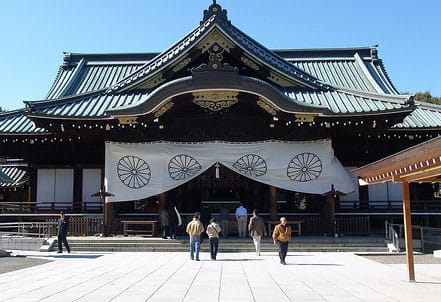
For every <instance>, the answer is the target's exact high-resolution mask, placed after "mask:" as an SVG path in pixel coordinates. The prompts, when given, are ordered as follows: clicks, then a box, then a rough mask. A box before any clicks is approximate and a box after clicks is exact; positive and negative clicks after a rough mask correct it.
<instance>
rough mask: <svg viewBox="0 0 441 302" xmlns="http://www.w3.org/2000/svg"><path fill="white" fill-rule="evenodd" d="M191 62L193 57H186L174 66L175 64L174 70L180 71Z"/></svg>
mask: <svg viewBox="0 0 441 302" xmlns="http://www.w3.org/2000/svg"><path fill="white" fill-rule="evenodd" d="M190 62H191V58H185V59H183V60H181V61H179V62H177V63H176V64H175V65H174V66H173V71H174V72H178V71H181V70H182V69H184V68H185V67H186V66H187V65H188V64H190Z"/></svg>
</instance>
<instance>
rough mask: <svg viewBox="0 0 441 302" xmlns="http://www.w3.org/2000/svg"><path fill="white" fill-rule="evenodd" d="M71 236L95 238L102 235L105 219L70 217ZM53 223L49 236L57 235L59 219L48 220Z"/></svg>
mask: <svg viewBox="0 0 441 302" xmlns="http://www.w3.org/2000/svg"><path fill="white" fill-rule="evenodd" d="M68 219H69V234H68V235H69V236H93V235H96V234H101V233H102V228H103V219H102V218H96V217H69V218H68ZM46 221H47V222H49V223H51V224H50V227H49V235H50V236H55V235H57V221H58V219H56V218H53V219H47V220H46Z"/></svg>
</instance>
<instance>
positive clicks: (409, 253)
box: [403, 182, 415, 282]
mask: <svg viewBox="0 0 441 302" xmlns="http://www.w3.org/2000/svg"><path fill="white" fill-rule="evenodd" d="M403 215H404V235H405V242H406V260H407V271H408V273H409V282H415V265H414V261H413V240H412V219H411V213H410V190H409V183H408V182H403Z"/></svg>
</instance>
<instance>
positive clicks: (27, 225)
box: [0, 222, 56, 238]
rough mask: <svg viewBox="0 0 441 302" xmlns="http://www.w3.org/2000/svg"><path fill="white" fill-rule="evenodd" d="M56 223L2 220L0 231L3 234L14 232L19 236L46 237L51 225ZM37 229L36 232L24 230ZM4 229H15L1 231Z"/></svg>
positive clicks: (48, 234)
mask: <svg viewBox="0 0 441 302" xmlns="http://www.w3.org/2000/svg"><path fill="white" fill-rule="evenodd" d="M53 225H56V223H55V222H3V223H0V233H1V234H2V235H3V236H4V235H7V234H14V235H20V236H32V235H36V236H38V237H39V238H45V237H46V238H47V237H49V236H50V235H51V234H50V228H51V226H53ZM34 228H36V229H37V232H30V231H26V230H27V229H34ZM6 229H13V230H16V231H9V230H8V231H2V230H6Z"/></svg>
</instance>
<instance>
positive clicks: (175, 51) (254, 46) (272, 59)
mask: <svg viewBox="0 0 441 302" xmlns="http://www.w3.org/2000/svg"><path fill="white" fill-rule="evenodd" d="M215 27H216V28H218V29H219V30H220V31H221V32H223V33H224V34H225V35H227V36H228V38H229V39H230V40H232V41H235V42H236V43H237V44H238V45H239V46H240V47H242V49H243V50H244V51H246V52H248V53H249V54H250V55H251V56H254V57H255V58H257V59H258V60H260V61H261V62H262V63H263V64H266V65H268V66H271V67H273V68H275V69H276V70H279V71H280V72H281V73H282V74H284V75H286V76H288V77H290V78H292V79H293V80H295V81H297V82H299V83H301V84H302V85H304V86H305V87H311V88H322V89H326V88H327V87H328V85H326V84H324V83H322V82H321V81H320V80H318V79H316V78H314V77H313V76H312V75H310V74H307V73H305V72H304V71H302V70H300V69H298V68H297V67H295V66H293V65H292V64H289V63H288V62H287V61H285V60H284V59H283V58H282V57H280V56H279V55H277V54H276V53H274V52H272V51H270V50H269V49H267V48H265V47H264V46H262V45H261V44H259V43H258V42H256V41H255V40H254V39H252V38H251V37H249V36H248V35H246V34H245V33H243V32H242V31H240V30H239V29H238V28H236V27H234V26H233V25H231V23H230V22H228V21H227V20H226V19H225V18H224V16H222V15H216V14H214V15H212V16H211V17H209V18H206V20H205V21H204V22H203V23H202V24H201V25H200V26H199V27H197V28H196V29H195V30H193V31H192V32H191V33H190V34H188V35H187V36H186V37H184V38H183V39H182V40H180V41H179V42H177V43H175V44H174V45H173V46H171V47H170V48H169V49H167V50H166V51H164V52H162V53H161V54H159V55H158V56H157V57H156V58H154V59H152V60H151V62H148V63H147V64H146V65H145V66H144V67H142V68H140V69H139V70H138V71H136V72H135V73H134V74H132V75H130V76H128V77H127V78H125V79H123V80H121V81H120V82H119V83H117V84H115V85H113V86H112V87H111V88H110V89H108V90H107V92H109V93H110V92H112V91H120V90H124V89H126V88H129V87H133V86H136V85H137V84H138V83H140V82H141V81H144V80H145V79H147V78H149V77H151V76H153V75H154V74H155V73H156V72H157V71H158V70H162V69H163V68H164V67H165V66H169V65H171V64H172V63H174V62H176V61H177V60H178V59H179V58H180V57H182V56H183V55H184V54H185V53H186V52H187V51H188V50H189V49H191V48H192V47H194V46H195V45H196V44H197V43H198V42H200V41H201V40H202V39H203V38H204V37H205V36H206V35H207V34H208V33H209V32H210V31H211V30H213V29H214V28H215Z"/></svg>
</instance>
